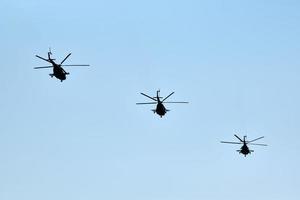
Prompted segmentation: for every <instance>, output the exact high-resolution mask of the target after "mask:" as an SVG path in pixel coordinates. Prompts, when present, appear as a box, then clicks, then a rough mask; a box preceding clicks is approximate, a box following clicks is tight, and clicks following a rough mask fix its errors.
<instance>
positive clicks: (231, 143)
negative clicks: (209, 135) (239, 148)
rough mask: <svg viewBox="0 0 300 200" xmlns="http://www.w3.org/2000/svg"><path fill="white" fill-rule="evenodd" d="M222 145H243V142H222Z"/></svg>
mask: <svg viewBox="0 0 300 200" xmlns="http://www.w3.org/2000/svg"><path fill="white" fill-rule="evenodd" d="M221 143H226V144H243V143H241V142H224V141H221Z"/></svg>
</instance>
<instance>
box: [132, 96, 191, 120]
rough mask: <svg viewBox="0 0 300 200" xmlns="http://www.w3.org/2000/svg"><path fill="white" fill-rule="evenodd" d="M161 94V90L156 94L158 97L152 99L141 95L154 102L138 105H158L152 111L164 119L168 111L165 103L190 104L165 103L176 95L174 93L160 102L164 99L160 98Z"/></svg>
mask: <svg viewBox="0 0 300 200" xmlns="http://www.w3.org/2000/svg"><path fill="white" fill-rule="evenodd" d="M159 93H160V90H158V91H157V92H156V97H150V96H149V95H147V94H144V93H141V95H143V96H145V97H148V98H149V99H151V100H153V101H154V102H147V103H136V104H137V105H145V104H157V105H156V108H155V109H153V110H152V111H153V112H154V113H156V114H158V115H159V116H160V117H163V116H164V115H165V114H166V113H167V112H168V111H170V110H168V109H166V107H165V106H164V103H188V102H185V101H181V102H178V101H177V102H176V101H168V102H165V100H167V99H168V98H169V97H170V96H171V95H173V94H174V92H172V93H171V94H169V95H168V96H167V97H166V98H164V99H163V100H160V99H161V98H163V97H160V96H159Z"/></svg>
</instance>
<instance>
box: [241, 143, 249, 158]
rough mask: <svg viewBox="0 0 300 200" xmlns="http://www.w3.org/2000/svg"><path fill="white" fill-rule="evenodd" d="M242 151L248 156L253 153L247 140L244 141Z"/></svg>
mask: <svg viewBox="0 0 300 200" xmlns="http://www.w3.org/2000/svg"><path fill="white" fill-rule="evenodd" d="M240 153H242V154H244V156H246V155H248V154H249V153H251V152H250V150H249V148H248V146H247V145H246V143H245V142H244V144H243V146H242V147H241V149H240Z"/></svg>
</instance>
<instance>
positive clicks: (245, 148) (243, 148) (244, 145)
mask: <svg viewBox="0 0 300 200" xmlns="http://www.w3.org/2000/svg"><path fill="white" fill-rule="evenodd" d="M234 136H235V137H236V138H237V139H238V140H239V141H240V142H224V141H221V143H226V144H242V145H243V146H242V147H241V149H239V150H236V151H237V152H239V153H242V154H244V156H245V157H246V156H247V155H248V154H251V152H254V151H253V150H250V149H249V147H248V146H247V145H249V144H250V145H259V146H267V145H266V144H257V143H252V142H254V141H256V140H260V139H262V138H264V136H262V137H259V138H256V139H254V140H250V141H247V140H246V138H247V136H244V139H243V140H242V139H241V138H240V137H239V136H237V135H234Z"/></svg>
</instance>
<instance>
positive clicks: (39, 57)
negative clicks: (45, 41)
mask: <svg viewBox="0 0 300 200" xmlns="http://www.w3.org/2000/svg"><path fill="white" fill-rule="evenodd" d="M35 57H37V58H39V59H42V60H44V61H46V62H48V63H51V62H50V61H49V60H48V59H46V58H43V57H41V56H39V55H35Z"/></svg>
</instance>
